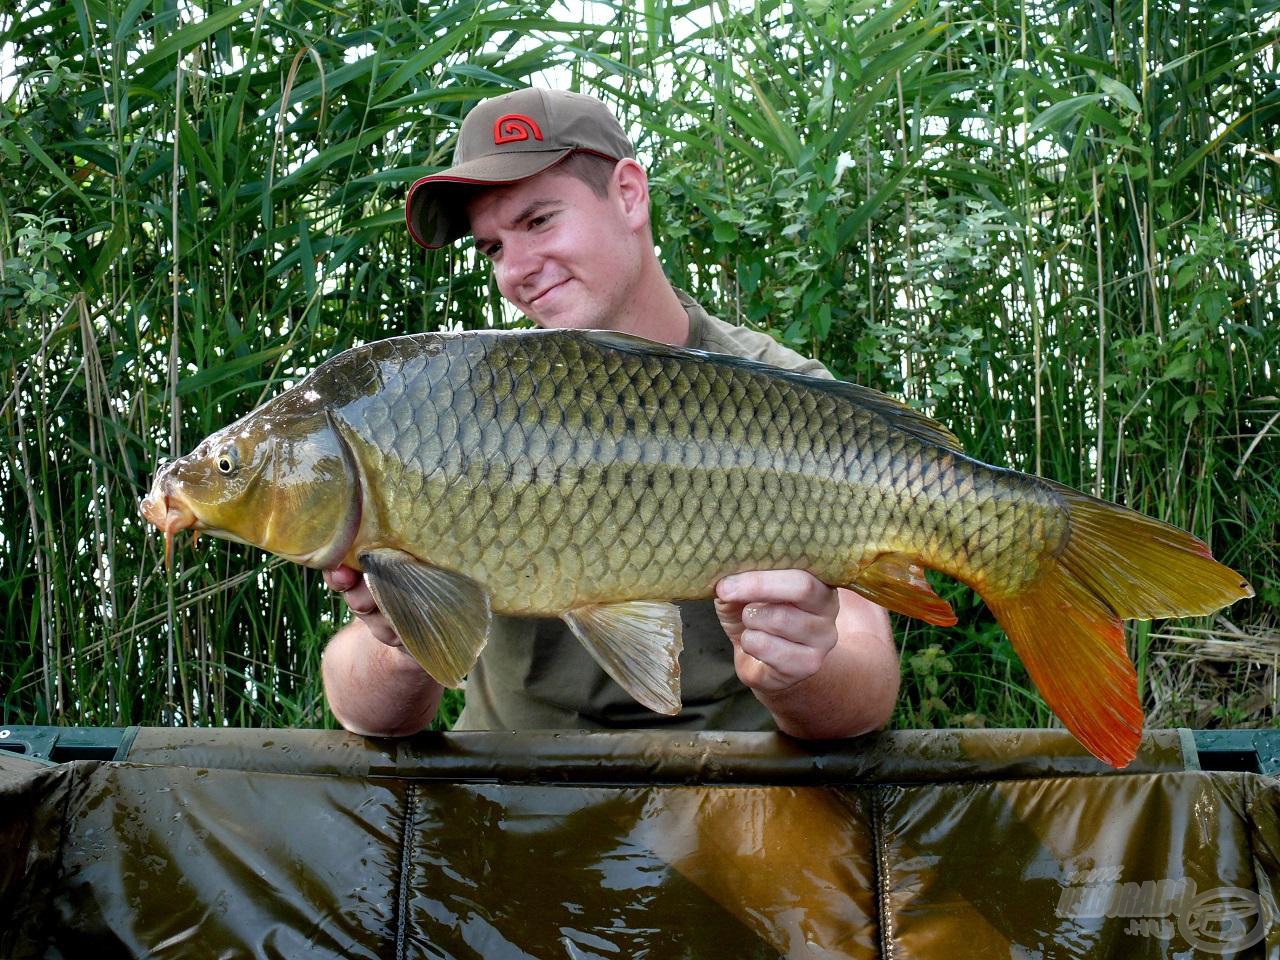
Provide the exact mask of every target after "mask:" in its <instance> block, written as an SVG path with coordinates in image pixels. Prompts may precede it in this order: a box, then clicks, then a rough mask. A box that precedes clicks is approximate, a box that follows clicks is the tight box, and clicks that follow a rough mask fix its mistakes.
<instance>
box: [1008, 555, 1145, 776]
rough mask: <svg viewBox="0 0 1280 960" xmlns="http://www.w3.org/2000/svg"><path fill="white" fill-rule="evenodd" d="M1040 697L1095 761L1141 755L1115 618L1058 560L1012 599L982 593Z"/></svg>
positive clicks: (1134, 685)
mask: <svg viewBox="0 0 1280 960" xmlns="http://www.w3.org/2000/svg"><path fill="white" fill-rule="evenodd" d="M987 606H988V607H990V608H991V612H992V613H994V614H995V615H996V619H997V620H999V621H1000V626H1002V627H1004V631H1005V633H1007V634H1008V635H1009V639H1010V640H1011V641H1012V642H1013V648H1014V650H1016V651H1017V652H1018V656H1019V657H1020V658H1021V660H1022V662H1023V664H1025V665H1026V668H1027V672H1028V673H1029V674H1031V680H1032V682H1033V683H1035V685H1036V688H1037V689H1038V690H1039V691H1040V694H1041V696H1043V697H1044V700H1045V703H1047V704H1048V705H1049V709H1050V710H1052V711H1053V712H1054V713H1055V714H1056V715H1057V717H1058V719H1060V720H1061V721H1062V723H1063V725H1064V726H1065V727H1066V728H1067V729H1068V730H1070V731H1071V732H1072V733H1073V734H1074V735H1075V738H1076V739H1077V740H1079V741H1080V742H1081V743H1082V744H1084V746H1085V748H1086V749H1087V750H1088V751H1089V752H1090V753H1092V754H1093V755H1094V756H1095V757H1097V758H1098V759H1100V760H1102V761H1104V762H1105V763H1109V764H1110V765H1111V766H1113V767H1124V766H1127V765H1128V764H1129V763H1130V762H1132V760H1133V758H1134V757H1135V756H1137V754H1138V742H1139V741H1140V740H1141V739H1142V704H1141V703H1140V702H1139V701H1138V674H1137V672H1136V671H1135V670H1134V669H1133V662H1132V661H1131V660H1130V659H1129V653H1128V651H1127V650H1126V649H1125V645H1124V626H1123V624H1122V623H1121V621H1120V618H1119V617H1116V616H1115V615H1114V614H1113V613H1112V612H1111V610H1110V609H1109V608H1108V607H1107V606H1106V604H1104V603H1102V602H1101V601H1100V600H1099V599H1098V598H1097V597H1096V596H1094V595H1093V594H1092V593H1091V592H1090V591H1089V590H1088V588H1086V587H1085V586H1084V584H1082V583H1081V582H1080V581H1079V580H1077V579H1076V578H1075V577H1073V576H1071V575H1070V574H1069V573H1066V572H1065V570H1064V568H1063V566H1062V565H1061V564H1058V565H1056V566H1054V567H1053V568H1052V570H1051V571H1050V573H1049V574H1048V575H1046V576H1044V577H1041V578H1040V579H1039V580H1038V581H1036V582H1035V583H1034V584H1032V586H1031V588H1030V589H1028V590H1025V591H1024V592H1022V593H1020V594H1018V595H1017V596H1016V597H1012V598H1006V599H1004V600H992V599H987Z"/></svg>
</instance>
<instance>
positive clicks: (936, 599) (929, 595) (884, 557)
mask: <svg viewBox="0 0 1280 960" xmlns="http://www.w3.org/2000/svg"><path fill="white" fill-rule="evenodd" d="M849 589H850V590H852V591H854V592H855V593H860V594H862V595H863V596H864V597H866V598H867V599H868V600H871V601H872V602H874V603H878V604H880V606H882V607H886V608H888V609H889V610H893V611H895V612H897V613H905V614H906V615H907V616H909V617H916V618H918V619H920V620H923V621H925V623H932V624H934V625H935V626H939V627H952V626H955V624H956V612H955V611H954V610H952V609H951V604H949V603H947V601H945V600H943V599H942V598H941V597H940V596H938V595H937V594H936V593H934V592H933V588H932V587H931V586H929V581H928V580H926V579H925V578H924V571H923V570H922V569H921V568H920V565H919V564H917V563H916V562H915V561H914V560H913V559H912V558H911V557H909V556H907V555H906V554H905V553H884V554H881V555H880V556H878V557H876V558H875V559H874V560H873V561H871V563H870V564H868V565H867V566H866V567H863V569H862V571H861V572H860V573H859V574H858V579H857V580H856V581H855V582H853V583H851V584H849Z"/></svg>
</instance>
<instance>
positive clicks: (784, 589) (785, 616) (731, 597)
mask: <svg viewBox="0 0 1280 960" xmlns="http://www.w3.org/2000/svg"><path fill="white" fill-rule="evenodd" d="M839 612H840V598H839V595H838V594H837V593H836V590H835V588H833V587H828V586H827V585H826V584H825V583H823V582H822V581H821V580H819V579H818V578H817V577H815V576H813V574H811V573H807V572H806V571H804V570H768V571H760V572H756V573H739V574H736V575H735V576H731V577H725V578H724V579H723V580H721V581H720V582H719V583H717V584H716V614H717V615H718V616H719V617H720V624H721V626H723V627H724V632H725V633H727V634H728V635H729V639H730V640H732V641H733V663H734V667H735V668H736V669H737V671H738V679H740V680H741V681H742V682H743V683H744V684H745V685H746V686H748V687H750V688H751V689H753V690H759V691H762V692H766V693H779V692H781V691H783V690H787V689H789V688H790V687H793V686H795V685H796V684H797V683H800V682H801V681H803V680H807V679H809V677H812V676H813V675H814V674H816V673H817V672H818V671H819V670H821V669H822V664H823V662H824V661H825V660H826V658H827V654H829V653H830V652H831V651H832V650H833V649H834V648H835V645H836V640H837V634H836V615H837V614H838V613H839Z"/></svg>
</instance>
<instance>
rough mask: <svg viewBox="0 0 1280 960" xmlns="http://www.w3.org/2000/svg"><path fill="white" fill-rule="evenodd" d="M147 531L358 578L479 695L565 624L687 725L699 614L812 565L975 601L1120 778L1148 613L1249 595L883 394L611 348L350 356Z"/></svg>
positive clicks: (399, 625) (520, 339)
mask: <svg viewBox="0 0 1280 960" xmlns="http://www.w3.org/2000/svg"><path fill="white" fill-rule="evenodd" d="M141 510H142V514H143V516H144V517H145V518H146V519H147V520H148V521H149V522H150V523H151V524H153V525H154V526H156V527H157V528H159V529H160V530H161V531H163V532H164V534H165V539H166V557H171V554H172V543H173V537H174V536H175V535H176V534H177V533H179V532H181V531H184V530H194V531H196V532H197V533H205V534H209V535H211V536H214V537H219V538H223V539H227V540H232V541H236V542H240V543H245V544H250V545H252V546H255V547H258V548H261V549H263V550H266V551H269V552H271V553H273V554H276V555H278V556H281V557H284V558H287V559H288V560H291V561H293V562H295V563H299V564H303V565H305V566H308V567H312V568H316V569H326V568H332V567H336V566H338V565H339V564H346V565H349V566H351V567H353V568H355V569H357V570H360V571H363V573H364V576H365V579H366V581H367V582H368V584H369V587H370V590H371V592H372V594H373V596H374V598H375V600H376V601H377V603H378V606H379V607H380V608H381V610H382V611H383V613H384V614H385V615H386V616H387V618H388V619H389V620H390V622H391V624H392V625H393V626H394V627H395V629H396V631H397V633H398V634H399V636H400V638H401V641H402V642H403V644H404V646H405V648H406V650H407V651H408V652H409V653H410V654H411V655H412V656H413V657H414V658H415V659H416V660H417V661H418V663H420V664H421V665H422V667H423V668H424V669H425V670H426V671H427V672H428V673H429V674H430V675H431V676H432V677H434V678H435V679H436V680H438V681H439V682H441V683H442V684H444V685H446V686H451V687H458V686H460V685H462V682H463V680H464V678H465V676H466V675H467V673H468V671H469V670H470V669H471V667H472V665H473V664H474V663H475V662H476V659H477V657H478V656H479V654H480V651H481V650H482V649H483V647H484V645H485V642H486V639H487V636H488V631H489V625H490V623H491V622H492V619H493V617H494V616H497V615H502V616H515V617H562V618H563V619H564V620H565V621H566V622H567V623H568V625H569V627H570V628H571V630H572V631H573V633H574V634H575V635H576V636H577V637H578V638H579V640H581V642H582V643H583V644H584V645H585V647H586V649H587V650H588V651H589V652H590V653H591V655H592V656H593V657H594V658H595V659H596V661H597V662H598V663H599V664H600V666H601V667H602V668H603V669H604V670H605V671H606V672H607V673H608V674H609V675H610V676H611V677H613V678H614V679H615V680H616V681H617V682H618V683H619V684H620V685H621V686H622V687H623V688H624V689H626V690H627V692H628V693H629V694H631V696H633V697H634V698H635V699H636V700H637V701H639V702H640V703H642V704H644V705H645V706H646V707H648V708H650V709H652V710H654V711H656V712H658V713H662V714H667V715H673V714H675V713H678V712H679V710H680V665H679V654H680V649H681V636H680V616H679V611H678V608H677V607H676V606H675V605H674V601H677V600H692V599H703V598H709V597H712V596H714V592H715V584H716V582H717V581H718V580H720V579H721V578H722V577H726V576H729V575H731V574H735V573H741V572H744V571H751V570H775V569H792V568H798V569H802V570H807V571H809V572H810V573H812V574H813V575H814V576H815V577H817V578H818V579H819V580H821V581H823V582H824V583H826V584H828V585H830V586H837V587H846V588H848V589H850V590H853V591H855V592H857V593H859V594H861V595H862V596H864V597H866V598H867V599H869V600H872V601H874V602H875V603H878V604H880V605H882V606H884V607H886V608H888V609H890V610H894V611H897V612H899V613H902V614H905V615H907V616H911V617H916V618H919V619H921V620H924V621H926V622H928V623H931V624H937V625H940V626H951V625H954V624H955V623H956V622H957V618H956V615H955V612H954V611H953V610H952V608H951V606H950V604H948V603H947V602H946V601H945V600H944V599H942V598H941V597H940V596H938V594H937V593H935V592H934V590H933V588H932V587H931V586H930V584H929V582H928V580H927V579H926V578H925V576H924V570H925V568H928V569H933V570H937V571H940V572H942V573H944V574H946V575H948V576H951V577H954V578H956V579H958V580H960V581H962V582H963V583H965V584H967V585H968V586H970V587H971V588H972V589H973V590H975V591H976V592H977V593H978V594H979V596H980V597H981V598H982V599H983V601H984V602H985V603H986V605H987V606H988V607H989V608H990V610H991V611H992V613H993V614H994V616H995V618H996V620H997V621H998V622H999V623H1000V625H1001V626H1002V627H1003V629H1004V630H1005V632H1006V633H1007V635H1008V636H1009V639H1010V641H1011V642H1012V645H1013V648H1014V650H1015V651H1016V652H1017V654H1018V656H1019V657H1020V658H1021V660H1022V662H1023V663H1024V664H1025V666H1026V668H1027V671H1028V673H1029V674H1030V676H1031V679H1032V681H1033V682H1034V683H1035V685H1036V687H1037V688H1038V689H1039V691H1040V692H1041V694H1042V695H1043V697H1044V699H1045V702H1046V703H1047V704H1048V706H1049V707H1050V709H1052V710H1053V712H1054V714H1055V715H1056V716H1057V717H1058V718H1059V719H1060V720H1061V722H1062V723H1063V725H1064V726H1065V727H1066V728H1067V729H1068V730H1070V731H1071V733H1072V734H1074V736H1075V737H1076V738H1077V739H1078V740H1079V741H1080V742H1081V743H1082V744H1083V745H1084V746H1085V748H1087V749H1088V750H1089V751H1090V752H1092V753H1093V754H1094V755H1095V756H1097V757H1098V758H1099V759H1101V760H1103V761H1104V762H1106V763H1108V764H1111V765H1112V766H1116V767H1121V766H1125V765H1127V764H1128V763H1129V762H1130V761H1132V759H1133V758H1134V756H1135V755H1136V753H1137V748H1138V743H1139V740H1140V738H1141V732H1142V725H1143V719H1144V718H1143V711H1142V706H1141V703H1140V700H1139V697H1138V689H1137V675H1136V671H1135V670H1134V666H1133V663H1132V661H1131V660H1130V658H1129V655H1128V653H1127V651H1126V648H1125V640H1124V631H1123V621H1124V620H1128V619H1141V620H1146V619H1153V618H1163V617H1177V616H1191V615H1204V614H1209V613H1212V612H1213V611H1215V610H1218V609H1220V608H1222V607H1224V606H1226V605H1228V604H1230V603H1233V602H1234V601H1236V600H1239V599H1242V598H1246V597H1249V596H1252V595H1253V589H1252V587H1251V586H1250V585H1249V584H1248V582H1247V581H1246V580H1244V579H1243V578H1242V577H1241V576H1240V575H1239V574H1238V573H1236V572H1235V571H1233V570H1231V569H1230V568H1228V567H1226V566H1224V565H1222V564H1220V563H1218V562H1217V561H1215V560H1214V559H1213V556H1212V554H1211V552H1210V550H1209V548H1208V547H1207V546H1206V545H1205V544H1204V543H1203V542H1202V541H1200V540H1199V539H1197V538H1195V537H1194V536H1192V535H1191V534H1189V533H1186V532H1185V531H1183V530H1180V529H1178V528H1177V527H1174V526H1171V525H1169V524H1166V523H1163V522H1161V521H1159V520H1155V519H1153V518H1150V517H1147V516H1144V515H1143V514H1141V513H1138V512H1135V511H1133V510H1130V509H1128V508H1126V507H1123V506H1120V505H1117V504H1114V503H1110V502H1107V501H1104V500H1100V499H1096V498H1094V497H1091V496H1089V495H1087V494H1084V493H1081V492H1079V491H1076V490H1074V489H1072V488H1070V487H1067V486H1064V485H1062V484H1059V483H1056V482H1054V481H1052V480H1049V479H1045V478H1041V477H1037V476H1033V475H1031V474H1027V473H1022V472H1019V471H1016V470H1012V469H1008V468H1005V467H1000V466H994V465H991V464H987V463H983V462H981V461H979V460H977V459H974V458H972V457H970V456H967V455H966V454H965V453H964V451H963V450H962V448H961V444H960V442H959V440H958V439H957V438H956V436H955V435H954V434H953V433H952V432H951V431H949V430H948V429H947V428H946V427H945V426H943V425H942V424H941V423H939V422H937V421H936V420H933V419H931V418H929V417H927V416H925V415H924V414H922V413H920V412H918V411H916V410H915V409H913V408H912V407H910V406H909V405H907V404H905V403H903V402H900V401H899V400H896V399H894V398H892V397H889V396H888V395H886V394H883V393H880V392H878V391H875V390H872V389H870V388H867V387H863V386H860V385H857V384H853V383H848V382H844V381H840V380H826V379H819V378H814V377H809V376H805V375H802V374H799V373H795V372H791V371H786V370H782V369H779V368H776V367H772V366H769V365H767V364H763V363H760V362H757V361H752V360H746V359H742V358H738V357H730V356H724V355H718V354H714V353H707V352H703V351H699V350H690V349H686V348H681V347H672V346H667V345H664V344H660V343H655V342H652V341H649V340H645V339H643V338H639V337H634V336H631V335H628V334H623V333H617V332H611V331H581V330H525V331H469V332H454V333H423V334H413V335H407V336H399V337H393V338H390V339H387V340H380V341H377V342H373V343H368V344H365V345H362V346H358V347H354V348H352V349H349V350H346V351H343V352H341V353H339V354H337V355H335V356H334V357H332V358H330V359H329V360H327V361H326V362H324V363H322V364H321V365H320V366H318V367H317V368H316V369H315V370H314V371H312V372H311V373H310V374H308V375H307V376H306V377H305V378H304V379H303V380H301V381H300V382H299V383H298V384H297V385H295V386H293V387H291V388H290V389H287V390H284V391H283V392H281V393H280V394H278V395H276V396H275V397H273V398H272V399H270V400H269V401H267V402H266V403H265V404H263V405H262V406H260V407H259V408H257V409H256V410H254V411H252V412H251V413H249V414H248V415H246V416H244V417H243V418H242V419H240V420H238V421H236V422H235V423H233V424H231V425H230V426H227V427H225V428H223V429H221V430H219V431H217V432H216V433H214V434H212V435H211V436H209V437H208V438H206V439H205V440H203V441H202V442H201V443H200V444H199V445H198V446H196V448H195V449H194V450H193V451H192V452H190V453H188V454H187V455H185V456H183V457H180V458H178V459H175V460H173V461H171V462H169V463H167V464H164V465H163V466H161V467H160V468H159V469H158V470H157V472H156V475H155V479H154V482H153V484H152V487H151V490H150V492H149V493H148V494H147V496H146V497H145V498H144V500H143V502H142V504H141Z"/></svg>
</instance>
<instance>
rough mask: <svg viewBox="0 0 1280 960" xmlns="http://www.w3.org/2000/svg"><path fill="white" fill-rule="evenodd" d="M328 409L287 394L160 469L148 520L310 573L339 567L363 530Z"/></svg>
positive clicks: (348, 457)
mask: <svg viewBox="0 0 1280 960" xmlns="http://www.w3.org/2000/svg"><path fill="white" fill-rule="evenodd" d="M339 429H340V428H339V425H338V421H337V419H336V418H335V417H334V415H333V414H332V413H331V412H330V411H329V410H328V409H326V408H325V407H323V406H320V405H317V404H315V403H308V402H306V401H305V399H304V400H303V401H302V402H299V398H297V397H293V398H291V397H290V395H289V393H285V394H282V395H281V396H280V397H277V398H276V399H275V400H273V401H272V402H271V403H268V404H267V405H265V406H263V407H260V408H259V409H258V410H255V411H254V412H253V413H250V414H249V415H248V416H246V417H244V418H243V419H241V420H239V421H237V422H236V423H233V424H232V425H231V426H229V427H225V428H223V429H222V430H219V431H218V432H217V433H214V434H212V435H211V436H209V437H207V438H205V439H204V440H203V441H201V443H200V444H199V445H198V446H197V447H196V448H195V449H194V450H192V451H191V452H190V453H188V454H187V455H186V456H184V457H180V458H179V459H177V460H174V461H172V462H170V463H167V464H165V465H164V466H162V467H161V468H160V469H159V470H158V471H157V472H156V477H155V480H154V482H153V483H152V486H151V492H150V493H149V494H147V496H146V498H145V499H144V500H143V502H142V515H143V516H144V517H145V518H146V519H147V521H148V522H150V523H151V524H153V525H154V526H156V527H157V528H159V529H160V530H161V531H163V532H164V534H165V541H166V547H165V556H166V560H169V559H171V557H172V550H173V537H174V535H175V534H177V533H180V532H181V531H183V530H192V531H194V532H196V533H197V534H200V533H208V534H209V535H211V536H214V537H219V538H221V539H224V540H233V541H235V542H237V543H245V544H249V545H251V546H255V547H260V548H261V549H263V550H266V551H268V552H270V553H274V554H276V555H278V556H281V557H284V558H286V559H288V560H292V561H294V562H295V563H300V564H303V565H304V566H308V567H315V568H317V569H324V568H328V567H334V566H337V565H338V564H339V563H340V562H342V560H343V558H344V557H346V556H347V553H348V551H349V550H350V549H351V546H352V543H353V542H354V540H355V536H356V533H357V531H358V530H359V527H360V515H361V493H360V481H359V476H358V472H357V470H356V465H355V462H354V457H353V455H352V453H351V448H350V447H349V446H348V445H347V443H346V441H345V440H344V439H343V437H342V435H341V433H340V432H339Z"/></svg>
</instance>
